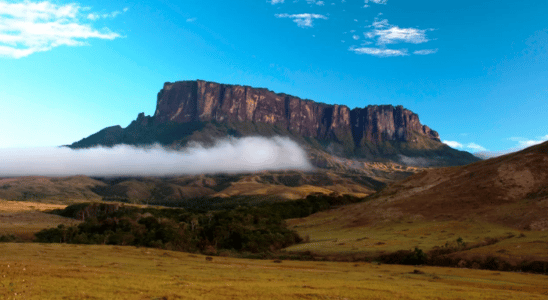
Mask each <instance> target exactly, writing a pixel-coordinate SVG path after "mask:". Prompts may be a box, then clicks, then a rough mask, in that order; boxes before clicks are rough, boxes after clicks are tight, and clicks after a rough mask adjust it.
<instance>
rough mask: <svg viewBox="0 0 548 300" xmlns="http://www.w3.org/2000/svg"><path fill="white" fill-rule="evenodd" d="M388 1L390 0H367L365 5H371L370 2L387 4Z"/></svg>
mask: <svg viewBox="0 0 548 300" xmlns="http://www.w3.org/2000/svg"><path fill="white" fill-rule="evenodd" d="M386 2H388V0H365V4H364V5H363V7H369V3H375V4H386Z"/></svg>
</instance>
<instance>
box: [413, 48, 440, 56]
mask: <svg viewBox="0 0 548 300" xmlns="http://www.w3.org/2000/svg"><path fill="white" fill-rule="evenodd" d="M437 52H438V49H424V50H417V51H415V52H413V54H415V55H429V54H435V53H437Z"/></svg>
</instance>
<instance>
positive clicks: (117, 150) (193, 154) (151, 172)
mask: <svg viewBox="0 0 548 300" xmlns="http://www.w3.org/2000/svg"><path fill="white" fill-rule="evenodd" d="M0 160H1V161H2V164H0V176H1V177H5V176H31V175H37V176H40V175H41V176H71V175H87V176H124V175H126V176H167V175H179V174H204V173H210V174H211V173H239V172H256V171H263V170H287V169H294V170H295V169H296V170H305V171H307V170H311V169H312V167H311V165H310V163H309V162H308V159H307V156H306V152H305V151H304V150H303V149H301V148H300V147H299V146H298V145H297V144H296V143H295V142H293V141H292V140H290V139H289V138H281V137H275V138H271V139H267V138H263V137H247V138H241V139H224V140H220V141H218V142H217V143H216V144H215V145H214V146H213V147H210V148H204V147H203V146H201V145H193V146H190V147H187V148H186V149H183V150H181V151H174V150H166V149H164V148H162V147H160V146H158V145H155V146H153V147H149V148H135V147H131V146H127V145H120V146H116V147H113V148H103V147H98V148H91V149H81V150H72V149H69V148H64V147H63V148H58V147H57V148H53V147H52V148H26V149H13V148H12V149H0Z"/></svg>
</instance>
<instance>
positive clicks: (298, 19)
mask: <svg viewBox="0 0 548 300" xmlns="http://www.w3.org/2000/svg"><path fill="white" fill-rule="evenodd" d="M275 16H276V18H289V19H293V22H295V23H297V26H299V27H301V28H307V27H314V20H316V19H321V20H327V19H328V18H327V17H326V16H324V15H319V14H293V15H290V14H276V15H275Z"/></svg>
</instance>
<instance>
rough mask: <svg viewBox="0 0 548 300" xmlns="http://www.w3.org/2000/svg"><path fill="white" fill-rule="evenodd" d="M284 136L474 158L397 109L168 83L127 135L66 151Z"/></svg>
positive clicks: (363, 152) (425, 157)
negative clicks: (151, 113) (150, 111)
mask: <svg viewBox="0 0 548 300" xmlns="http://www.w3.org/2000/svg"><path fill="white" fill-rule="evenodd" d="M249 135H262V136H273V135H283V136H290V137H292V138H294V139H295V140H297V141H299V142H300V143H301V144H303V145H305V147H306V148H308V149H309V150H316V151H321V152H324V151H325V152H327V153H330V154H332V155H336V156H340V157H345V158H352V159H366V160H370V161H395V162H400V163H402V162H403V163H406V164H410V165H463V164H468V163H471V162H474V161H477V160H478V159H477V158H476V157H474V156H473V155H471V154H470V153H467V152H463V151H458V150H455V149H452V148H450V147H448V146H446V145H444V144H443V143H441V141H440V138H439V134H438V133H437V132H436V131H434V130H432V129H430V128H429V127H428V126H425V125H422V124H421V123H420V121H419V117H418V115H417V114H415V113H413V112H412V111H410V110H407V109H405V108H403V107H402V106H396V107H394V106H392V105H380V106H377V105H370V106H367V107H364V108H354V109H350V108H348V107H347V106H344V105H329V104H324V103H317V102H314V101H311V100H303V99H300V98H298V97H294V96H290V95H287V94H277V93H274V92H272V91H270V90H268V89H265V88H253V87H249V86H239V85H228V84H219V83H215V82H207V81H202V80H196V81H179V82H174V83H170V82H166V83H165V84H164V87H163V89H162V90H160V92H159V93H158V98H157V105H156V111H155V113H154V116H145V115H144V113H141V114H139V116H138V117H137V120H136V121H133V122H132V123H131V124H130V125H129V126H128V127H127V128H122V127H120V126H113V127H108V128H105V129H103V130H101V131H99V132H98V133H96V134H93V135H91V136H90V137H88V138H85V139H82V140H80V141H78V142H75V143H73V144H72V145H70V147H71V148H87V147H93V146H98V145H104V146H113V145H116V144H130V145H146V144H151V143H161V144H163V145H167V146H171V147H174V148H179V147H184V146H185V145H186V144H187V143H188V142H191V141H195V142H201V143H205V144H209V143H212V142H214V140H215V139H217V138H221V137H226V136H236V137H238V136H249Z"/></svg>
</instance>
